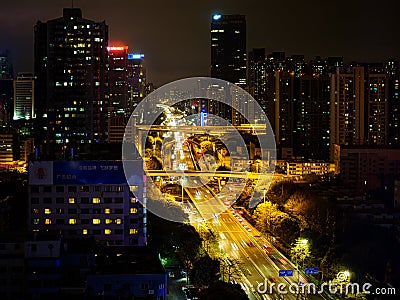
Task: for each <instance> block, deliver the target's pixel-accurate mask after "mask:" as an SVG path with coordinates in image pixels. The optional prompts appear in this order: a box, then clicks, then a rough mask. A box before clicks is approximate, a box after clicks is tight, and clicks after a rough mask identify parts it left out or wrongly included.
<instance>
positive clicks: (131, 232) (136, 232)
mask: <svg viewBox="0 0 400 300" xmlns="http://www.w3.org/2000/svg"><path fill="white" fill-rule="evenodd" d="M129 234H138V230H137V228H131V229H129Z"/></svg>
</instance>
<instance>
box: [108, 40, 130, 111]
mask: <svg viewBox="0 0 400 300" xmlns="http://www.w3.org/2000/svg"><path fill="white" fill-rule="evenodd" d="M108 64H109V68H108V69H109V70H108V87H109V93H110V96H109V109H110V110H111V112H112V113H113V114H117V115H125V113H126V109H127V108H128V89H129V87H128V80H127V75H128V70H127V67H128V46H113V47H108Z"/></svg>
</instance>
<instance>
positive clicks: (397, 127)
mask: <svg viewBox="0 0 400 300" xmlns="http://www.w3.org/2000/svg"><path fill="white" fill-rule="evenodd" d="M386 74H387V75H388V78H389V99H388V111H389V112H390V113H389V115H388V130H389V133H388V144H389V145H398V144H400V72H399V63H398V61H396V60H389V61H388V62H386Z"/></svg>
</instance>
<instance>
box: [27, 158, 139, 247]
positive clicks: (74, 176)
mask: <svg viewBox="0 0 400 300" xmlns="http://www.w3.org/2000/svg"><path fill="white" fill-rule="evenodd" d="M133 163H134V164H137V167H135V169H137V170H139V169H143V167H142V162H141V161H134V162H133ZM132 184H133V185H132ZM143 185H144V177H142V178H141V179H140V180H139V181H138V182H134V183H131V185H128V184H127V182H126V179H125V174H124V170H123V165H122V162H121V161H112V160H108V161H34V162H30V163H29V205H28V206H29V211H28V216H29V217H28V222H29V224H28V228H29V229H30V230H31V231H33V232H40V231H54V232H59V233H61V234H62V235H63V236H74V237H76V236H80V237H84V236H88V237H94V238H95V239H96V240H100V241H104V242H106V243H107V244H108V245H111V246H112V245H132V246H143V245H146V210H145V208H144V207H143V205H142V204H143V203H145V201H146V197H145V195H144V189H143Z"/></svg>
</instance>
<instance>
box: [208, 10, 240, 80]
mask: <svg viewBox="0 0 400 300" xmlns="http://www.w3.org/2000/svg"><path fill="white" fill-rule="evenodd" d="M246 53H247V52H246V18H245V16H244V15H219V14H216V15H214V16H213V17H212V22H211V77H214V78H219V79H223V80H226V81H229V82H232V83H233V84H236V85H239V86H241V87H245V86H246Z"/></svg>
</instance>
